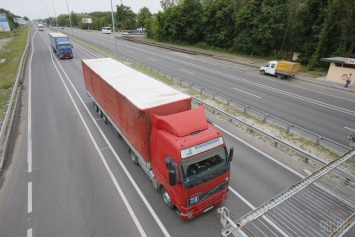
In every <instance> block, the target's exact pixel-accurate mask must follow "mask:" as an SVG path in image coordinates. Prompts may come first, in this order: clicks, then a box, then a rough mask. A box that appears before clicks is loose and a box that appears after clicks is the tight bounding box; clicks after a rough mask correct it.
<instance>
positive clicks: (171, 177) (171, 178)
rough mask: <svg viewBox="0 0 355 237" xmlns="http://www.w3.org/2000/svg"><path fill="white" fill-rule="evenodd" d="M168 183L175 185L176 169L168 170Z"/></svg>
mask: <svg viewBox="0 0 355 237" xmlns="http://www.w3.org/2000/svg"><path fill="white" fill-rule="evenodd" d="M169 185H170V186H175V185H176V171H175V169H173V170H169Z"/></svg>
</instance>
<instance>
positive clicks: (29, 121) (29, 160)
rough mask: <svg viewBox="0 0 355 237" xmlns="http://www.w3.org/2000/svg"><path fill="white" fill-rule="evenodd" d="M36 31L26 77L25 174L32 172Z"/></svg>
mask: <svg viewBox="0 0 355 237" xmlns="http://www.w3.org/2000/svg"><path fill="white" fill-rule="evenodd" d="M36 34H37V31H36V32H35V33H34V35H33V36H32V53H31V58H30V66H29V76H28V95H27V96H28V98H27V102H28V111H27V114H28V115H27V117H28V118H27V172H28V173H31V172H32V58H33V53H34V51H35V48H34V44H33V38H34V37H35V35H36Z"/></svg>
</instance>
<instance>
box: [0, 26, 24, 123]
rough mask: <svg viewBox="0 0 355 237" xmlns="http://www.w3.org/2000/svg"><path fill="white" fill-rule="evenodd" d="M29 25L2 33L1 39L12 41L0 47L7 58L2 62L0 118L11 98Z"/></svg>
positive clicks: (2, 117)
mask: <svg viewBox="0 0 355 237" xmlns="http://www.w3.org/2000/svg"><path fill="white" fill-rule="evenodd" d="M28 30H29V27H24V28H20V29H16V30H14V31H12V32H2V33H0V40H1V39H9V40H10V41H9V42H8V43H7V44H5V45H3V46H2V48H1V49H0V59H6V61H5V63H3V64H0V120H1V121H2V120H3V119H4V116H5V115H4V112H5V111H6V109H7V106H6V104H7V103H8V101H9V99H10V95H11V92H12V88H11V87H12V85H13V84H14V83H15V79H16V74H17V70H18V68H19V65H20V60H21V57H22V54H23V51H24V49H25V47H26V42H27V35H28Z"/></svg>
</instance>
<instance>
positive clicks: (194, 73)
mask: <svg viewBox="0 0 355 237" xmlns="http://www.w3.org/2000/svg"><path fill="white" fill-rule="evenodd" d="M180 71H183V72H187V73H190V74H192V75H194V74H195V73H193V72H189V71H186V70H184V69H180Z"/></svg>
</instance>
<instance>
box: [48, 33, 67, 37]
mask: <svg viewBox="0 0 355 237" xmlns="http://www.w3.org/2000/svg"><path fill="white" fill-rule="evenodd" d="M48 34H49V35H51V36H53V37H55V38H58V37H68V36H67V35H65V34H63V33H60V32H53V33H48Z"/></svg>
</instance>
